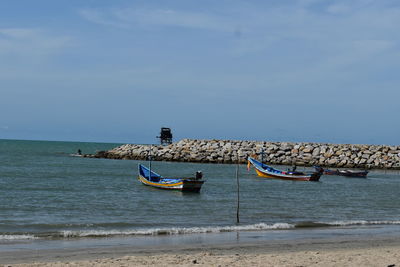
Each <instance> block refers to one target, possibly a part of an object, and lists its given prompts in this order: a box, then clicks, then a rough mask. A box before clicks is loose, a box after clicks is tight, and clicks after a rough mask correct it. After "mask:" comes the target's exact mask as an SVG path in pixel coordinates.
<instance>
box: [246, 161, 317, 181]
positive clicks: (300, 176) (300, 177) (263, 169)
mask: <svg viewBox="0 0 400 267" xmlns="http://www.w3.org/2000/svg"><path fill="white" fill-rule="evenodd" d="M247 161H248V168H250V166H251V165H253V166H254V169H255V170H256V173H257V175H258V176H260V177H264V178H274V179H283V180H292V181H318V180H319V178H320V177H321V175H322V172H323V170H322V169H317V171H316V172H313V173H309V174H307V173H303V172H296V171H287V172H285V171H281V170H277V169H275V168H273V167H271V166H268V165H266V164H264V163H262V162H259V161H258V160H256V159H254V158H252V157H248V158H247Z"/></svg>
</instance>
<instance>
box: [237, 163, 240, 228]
mask: <svg viewBox="0 0 400 267" xmlns="http://www.w3.org/2000/svg"><path fill="white" fill-rule="evenodd" d="M236 185H237V209H236V223H239V207H240V205H239V204H240V194H239V193H240V189H239V155H238V159H237V163H236Z"/></svg>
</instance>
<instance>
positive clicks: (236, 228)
mask: <svg viewBox="0 0 400 267" xmlns="http://www.w3.org/2000/svg"><path fill="white" fill-rule="evenodd" d="M368 225H400V221H364V220H354V221H333V222H299V223H296V224H291V223H275V224H266V223H258V224H250V225H233V226H215V227H211V226H210V227H170V228H143V229H132V230H96V229H88V230H61V231H55V232H41V233H34V234H30V233H29V234H28V233H21V234H18V233H11V234H10V233H7V234H0V240H29V239H49V238H85V237H87V238H90V237H113V236H163V235H184V234H207V233H224V232H240V231H267V230H290V229H299V228H318V227H346V226H368Z"/></svg>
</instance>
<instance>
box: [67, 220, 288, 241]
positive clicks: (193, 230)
mask: <svg viewBox="0 0 400 267" xmlns="http://www.w3.org/2000/svg"><path fill="white" fill-rule="evenodd" d="M294 227H295V226H294V225H292V224H288V223H275V224H272V225H271V224H265V223H259V224H252V225H237V226H220V227H188V228H179V227H171V228H153V229H138V230H127V231H119V230H83V231H62V232H61V234H60V237H64V238H72V237H107V236H118V235H138V236H139V235H140V236H143V235H152V236H157V235H181V234H203V233H204V234H205V233H223V232H238V231H256V230H273V229H291V228H294Z"/></svg>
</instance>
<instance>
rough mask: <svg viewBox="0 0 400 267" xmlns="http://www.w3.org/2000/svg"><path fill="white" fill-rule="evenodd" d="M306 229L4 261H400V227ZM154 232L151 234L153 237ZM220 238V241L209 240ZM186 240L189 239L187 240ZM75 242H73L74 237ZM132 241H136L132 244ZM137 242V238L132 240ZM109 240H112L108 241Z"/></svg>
mask: <svg viewBox="0 0 400 267" xmlns="http://www.w3.org/2000/svg"><path fill="white" fill-rule="evenodd" d="M388 228H389V230H387V229H386V228H382V229H386V230H387V231H383V232H382V231H380V229H379V228H377V227H365V228H336V229H325V228H322V229H317V230H316V229H313V230H309V229H304V230H286V231H282V230H280V231H261V232H237V233H222V234H206V235H204V234H197V235H186V236H178V237H176V236H175V237H174V236H166V237H161V238H160V237H156V238H155V239H157V240H158V243H148V244H147V245H143V243H141V242H139V243H141V244H137V243H138V240H137V239H136V240H135V238H104V239H102V240H98V239H97V240H96V239H92V240H91V241H93V243H96V242H100V243H98V244H97V246H94V245H93V243H92V244H90V242H89V243H87V241H88V240H86V241H85V240H83V244H81V247H79V246H73V245H71V246H68V245H66V243H68V241H60V242H61V243H62V242H64V247H58V248H57V247H52V246H51V242H49V246H48V247H47V248H45V249H43V248H42V249H40V248H39V249H38V248H36V249H35V248H34V246H33V247H32V248H31V249H27V248H25V249H20V250H13V251H0V264H6V265H7V264H8V265H10V264H12V266H67V265H68V266H71V265H72V266H110V265H114V266H122V265H123V266H137V265H140V266H143V265H148V266H160V265H162V266H173V265H181V266H182V265H183V266H186V265H193V262H194V261H196V263H198V264H202V265H203V266H218V265H221V266H228V265H229V266H244V265H246V266H276V265H279V266H312V265H314V264H315V265H317V264H324V266H388V265H390V264H396V265H398V264H400V232H399V229H398V228H399V227H398V226H395V227H388ZM151 238H152V237H150V239H151ZM207 238H211V239H212V238H215V240H207ZM182 240H186V241H185V242H182ZM71 242H72V241H71ZM130 242H131V243H130ZM132 242H134V243H132ZM107 244H108V245H107Z"/></svg>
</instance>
